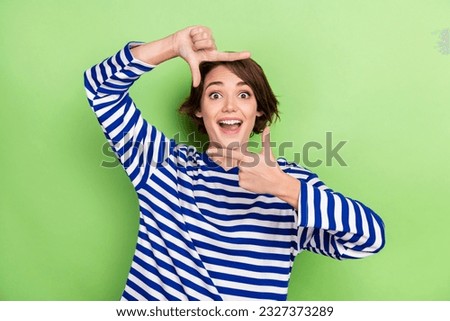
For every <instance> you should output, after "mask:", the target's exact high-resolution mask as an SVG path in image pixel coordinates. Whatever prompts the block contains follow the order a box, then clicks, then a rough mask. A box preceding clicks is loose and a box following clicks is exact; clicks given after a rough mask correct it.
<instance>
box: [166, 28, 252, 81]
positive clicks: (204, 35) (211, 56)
mask: <svg viewBox="0 0 450 321" xmlns="http://www.w3.org/2000/svg"><path fill="white" fill-rule="evenodd" d="M172 47H173V50H174V51H175V53H176V54H177V55H178V56H180V57H181V58H183V59H184V60H185V61H186V62H187V63H188V64H189V68H190V69H191V73H192V84H193V86H194V87H197V86H198V85H199V84H200V81H201V75H200V70H199V65H200V63H201V62H203V61H233V60H240V59H246V58H249V57H250V53H249V52H247V51H243V52H220V51H217V47H216V43H215V41H214V38H213V36H212V32H211V30H210V29H209V28H207V27H204V26H193V27H188V28H185V29H183V30H180V31H178V32H176V33H174V34H173V35H172Z"/></svg>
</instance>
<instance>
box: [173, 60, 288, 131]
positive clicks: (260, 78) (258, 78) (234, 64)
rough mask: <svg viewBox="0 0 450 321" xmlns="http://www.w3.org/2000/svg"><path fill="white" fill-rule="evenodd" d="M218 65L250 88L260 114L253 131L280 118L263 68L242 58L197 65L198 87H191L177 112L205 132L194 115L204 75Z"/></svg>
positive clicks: (200, 96)
mask: <svg viewBox="0 0 450 321" xmlns="http://www.w3.org/2000/svg"><path fill="white" fill-rule="evenodd" d="M218 66H225V67H226V68H228V69H229V70H230V71H231V72H232V73H234V74H235V75H236V76H238V77H239V78H241V79H242V80H243V81H244V82H245V83H246V84H247V85H248V86H250V88H251V89H252V90H253V93H254V95H255V98H256V103H257V110H258V111H260V112H262V115H261V116H259V117H256V121H255V126H254V127H253V133H255V134H259V133H262V131H263V130H264V128H265V127H266V126H268V125H270V124H271V123H272V122H273V121H275V120H276V119H278V118H280V116H279V114H278V100H277V99H276V97H275V95H274V93H273V91H272V88H270V85H269V82H268V81H267V78H266V76H265V74H264V71H263V69H262V68H261V66H260V65H258V64H257V63H256V62H255V61H254V60H253V59H251V58H249V59H243V60H236V61H214V62H210V61H205V62H202V63H201V64H200V66H199V68H200V74H201V77H202V79H201V82H200V84H199V85H198V87H193V86H192V87H191V93H190V95H189V97H188V98H186V100H185V101H184V103H183V104H182V105H181V106H180V108H179V112H180V113H183V114H186V115H188V116H189V117H190V118H191V119H192V120H193V121H194V123H195V124H196V125H197V127H198V130H199V131H200V132H202V133H206V129H205V126H204V124H203V119H202V118H199V117H197V116H196V115H195V113H196V112H197V111H199V110H200V102H201V99H202V95H203V89H204V88H203V87H204V80H205V78H206V75H208V73H209V72H210V71H211V70H213V69H214V68H216V67H218Z"/></svg>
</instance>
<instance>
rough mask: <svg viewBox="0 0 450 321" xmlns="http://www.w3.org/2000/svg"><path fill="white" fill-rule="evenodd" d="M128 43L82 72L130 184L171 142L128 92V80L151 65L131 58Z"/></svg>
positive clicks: (139, 178)
mask: <svg viewBox="0 0 450 321" xmlns="http://www.w3.org/2000/svg"><path fill="white" fill-rule="evenodd" d="M136 45H139V43H131V42H130V43H128V44H127V45H126V46H125V47H124V48H123V49H122V50H120V51H119V52H118V53H116V54H115V55H114V56H112V57H110V58H108V59H106V60H104V61H103V62H101V63H99V64H97V65H95V66H93V67H92V68H90V69H88V70H87V71H86V72H85V73H84V84H85V89H86V94H87V98H88V101H89V104H90V105H91V107H92V109H93V111H94V112H95V115H96V116H97V119H98V121H99V123H100V125H101V127H102V129H103V132H104V134H105V136H106V138H107V139H108V142H109V144H110V145H111V147H112V149H113V151H114V152H115V154H116V156H117V158H118V159H119V161H120V162H121V164H122V166H123V167H124V169H125V170H126V172H127V174H128V176H129V177H130V180H131V182H132V184H133V186H134V187H135V188H136V187H137V186H139V184H140V183H141V182H142V181H144V180H145V179H146V178H148V177H149V176H150V175H151V173H152V170H153V169H154V168H155V166H157V165H158V164H161V163H162V162H163V161H164V160H165V159H166V158H167V157H168V154H169V152H170V150H171V149H172V148H173V146H174V142H173V141H171V140H169V139H167V138H166V137H165V136H164V135H163V134H162V133H161V132H159V131H158V130H157V129H156V128H155V127H153V126H151V125H150V124H149V123H148V122H147V121H146V120H144V119H143V117H142V116H141V112H140V111H139V110H138V109H137V108H136V106H135V104H134V102H133V100H132V99H131V97H130V96H129V93H128V91H129V89H130V87H131V86H132V84H133V83H134V82H135V81H136V80H137V79H138V78H139V77H140V76H141V75H142V74H143V73H145V72H148V71H150V70H152V69H153V68H154V66H151V65H148V64H146V63H144V62H142V61H139V60H137V59H135V58H134V57H133V55H132V53H131V51H130V49H131V48H132V47H133V46H136Z"/></svg>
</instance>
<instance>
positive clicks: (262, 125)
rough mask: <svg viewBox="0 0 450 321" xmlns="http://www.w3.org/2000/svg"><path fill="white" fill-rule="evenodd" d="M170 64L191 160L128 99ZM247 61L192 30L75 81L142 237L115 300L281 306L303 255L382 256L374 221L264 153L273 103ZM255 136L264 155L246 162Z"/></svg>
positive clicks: (127, 50)
mask: <svg viewBox="0 0 450 321" xmlns="http://www.w3.org/2000/svg"><path fill="white" fill-rule="evenodd" d="M174 57H181V58H182V59H184V60H185V61H186V62H187V63H188V64H189V67H190V69H191V72H192V77H193V86H192V89H191V95H190V97H189V98H188V99H187V100H186V101H185V103H184V104H183V105H182V107H181V111H182V112H185V113H187V114H188V115H190V116H191V117H192V118H193V119H194V121H196V123H197V124H198V125H199V129H200V130H204V131H206V133H207V134H208V137H209V141H210V146H209V149H208V150H207V152H204V153H200V152H198V151H197V150H196V149H195V148H194V147H190V146H185V145H177V143H176V142H175V141H173V140H171V139H169V138H167V137H166V136H164V134H163V133H161V132H160V131H158V130H157V129H156V128H155V127H153V126H152V125H151V124H150V123H149V122H147V121H146V120H144V119H143V118H142V116H141V113H140V111H139V110H138V109H136V107H135V104H134V102H133V100H132V99H131V98H130V96H129V94H128V91H129V88H130V87H131V85H132V84H133V83H134V81H136V80H137V79H138V78H139V77H140V76H141V75H142V74H143V73H145V72H148V71H150V70H152V69H153V68H154V67H155V66H156V65H158V64H160V63H163V62H164V61H166V60H169V59H172V58H174ZM249 57H250V54H249V53H247V52H240V53H226V52H219V51H217V50H216V46H215V42H214V39H213V37H212V34H211V31H210V30H209V29H208V28H206V27H201V26H194V27H189V28H186V29H183V30H181V31H178V32H176V33H174V34H172V35H170V36H168V37H166V38H163V39H161V40H158V41H154V42H149V43H145V44H143V43H129V44H127V45H126V46H125V47H124V48H123V49H122V50H121V51H119V52H118V53H117V54H116V55H114V56H112V57H110V58H108V59H106V60H105V61H103V62H101V63H100V64H98V65H96V66H94V67H92V68H91V69H89V70H87V71H86V72H85V86H86V92H87V96H88V100H89V103H90V104H91V106H92V109H93V110H94V112H95V114H96V116H97V118H98V120H99V122H100V124H101V126H102V128H103V131H104V133H105V135H106V137H107V139H108V141H109V143H110V144H111V146H112V148H113V149H114V151H115V153H116V154H117V157H118V159H119V160H120V161H121V163H122V165H123V167H124V169H125V170H126V172H127V174H128V176H129V177H130V180H131V182H132V184H133V186H134V188H135V190H136V193H137V195H138V198H139V208H140V225H139V232H138V240H137V245H136V250H135V255H134V258H133V262H132V265H131V269H130V272H129V275H128V280H127V283H126V286H125V290H124V292H123V295H122V299H123V300H250V299H264V300H285V299H286V296H287V289H288V281H289V277H290V273H291V268H292V264H293V261H294V258H295V257H296V256H297V255H298V254H299V253H300V252H301V251H303V250H309V251H313V252H316V253H320V254H323V255H327V256H329V257H332V258H335V259H339V260H341V259H348V258H363V257H367V256H369V255H372V254H374V253H376V252H378V251H380V249H382V248H383V246H384V226H383V222H382V220H381V219H380V217H379V216H377V215H376V214H375V213H374V212H373V211H372V210H371V209H370V208H368V207H366V206H365V205H363V204H362V203H360V202H358V201H356V200H352V199H350V198H347V197H345V196H343V195H342V194H339V193H336V192H334V191H333V190H331V189H330V188H328V187H327V186H325V184H324V183H323V182H322V181H320V180H319V178H318V177H317V175H315V174H313V173H311V172H310V171H309V170H307V169H305V168H302V167H301V166H299V165H297V164H292V163H289V162H287V161H286V160H284V159H282V158H280V159H277V160H275V159H274V156H273V154H272V152H271V150H270V138H269V130H268V128H267V125H269V124H270V123H271V122H272V120H273V118H274V117H277V115H278V110H277V101H276V99H275V96H274V95H273V93H272V90H271V89H270V86H269V84H268V82H267V80H266V77H265V76H264V73H263V71H262V69H261V68H260V67H259V66H258V65H257V64H256V63H255V62H254V61H253V60H251V59H250V58H249ZM252 132H254V133H261V132H262V151H261V153H259V154H255V153H251V152H249V151H247V148H246V147H247V143H248V140H249V136H250V135H251V133H252Z"/></svg>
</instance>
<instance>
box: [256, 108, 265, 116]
mask: <svg viewBox="0 0 450 321" xmlns="http://www.w3.org/2000/svg"><path fill="white" fill-rule="evenodd" d="M262 115H264V113H263V112H262V111H260V110H257V111H256V117H261V116H262Z"/></svg>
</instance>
